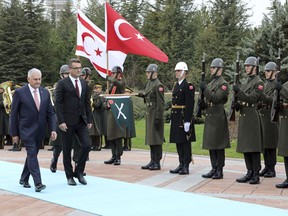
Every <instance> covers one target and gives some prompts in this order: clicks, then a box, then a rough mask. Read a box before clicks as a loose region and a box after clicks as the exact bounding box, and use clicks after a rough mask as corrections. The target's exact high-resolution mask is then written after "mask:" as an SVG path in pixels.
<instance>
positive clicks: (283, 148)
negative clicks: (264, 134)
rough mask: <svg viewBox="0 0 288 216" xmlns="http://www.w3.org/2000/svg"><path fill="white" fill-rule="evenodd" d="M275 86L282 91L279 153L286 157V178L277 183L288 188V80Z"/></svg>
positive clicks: (279, 186)
mask: <svg viewBox="0 0 288 216" xmlns="http://www.w3.org/2000/svg"><path fill="white" fill-rule="evenodd" d="M275 88H276V89H278V90H279V91H280V104H278V106H280V112H279V123H280V124H279V140H278V155H279V156H282V157H283V158H284V166H285V174H286V180H285V181H284V182H282V183H280V184H276V187H277V188H288V145H287V140H288V133H287V131H288V82H286V83H284V84H283V85H281V82H276V83H275Z"/></svg>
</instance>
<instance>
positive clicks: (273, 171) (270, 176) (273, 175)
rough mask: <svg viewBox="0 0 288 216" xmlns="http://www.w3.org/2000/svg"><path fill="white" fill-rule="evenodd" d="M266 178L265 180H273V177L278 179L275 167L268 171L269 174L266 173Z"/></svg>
mask: <svg viewBox="0 0 288 216" xmlns="http://www.w3.org/2000/svg"><path fill="white" fill-rule="evenodd" d="M264 177H265V178H273V177H276V172H275V168H274V167H272V168H269V169H268V172H266V173H265V174H264Z"/></svg>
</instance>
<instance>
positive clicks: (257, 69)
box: [256, 56, 260, 75]
mask: <svg viewBox="0 0 288 216" xmlns="http://www.w3.org/2000/svg"><path fill="white" fill-rule="evenodd" d="M259 62H260V57H259V56H258V57H257V66H256V75H260V71H259Z"/></svg>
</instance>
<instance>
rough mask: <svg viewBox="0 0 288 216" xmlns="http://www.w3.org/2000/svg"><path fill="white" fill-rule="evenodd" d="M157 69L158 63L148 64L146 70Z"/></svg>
mask: <svg viewBox="0 0 288 216" xmlns="http://www.w3.org/2000/svg"><path fill="white" fill-rule="evenodd" d="M157 71H158V65H156V64H149V65H148V67H147V69H146V72H157Z"/></svg>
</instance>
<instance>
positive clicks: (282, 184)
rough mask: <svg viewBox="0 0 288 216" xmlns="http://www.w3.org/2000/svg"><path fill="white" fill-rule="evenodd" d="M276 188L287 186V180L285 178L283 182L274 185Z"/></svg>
mask: <svg viewBox="0 0 288 216" xmlns="http://www.w3.org/2000/svg"><path fill="white" fill-rule="evenodd" d="M275 187H276V188H288V180H285V181H284V182H282V183H280V184H276V185H275Z"/></svg>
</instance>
